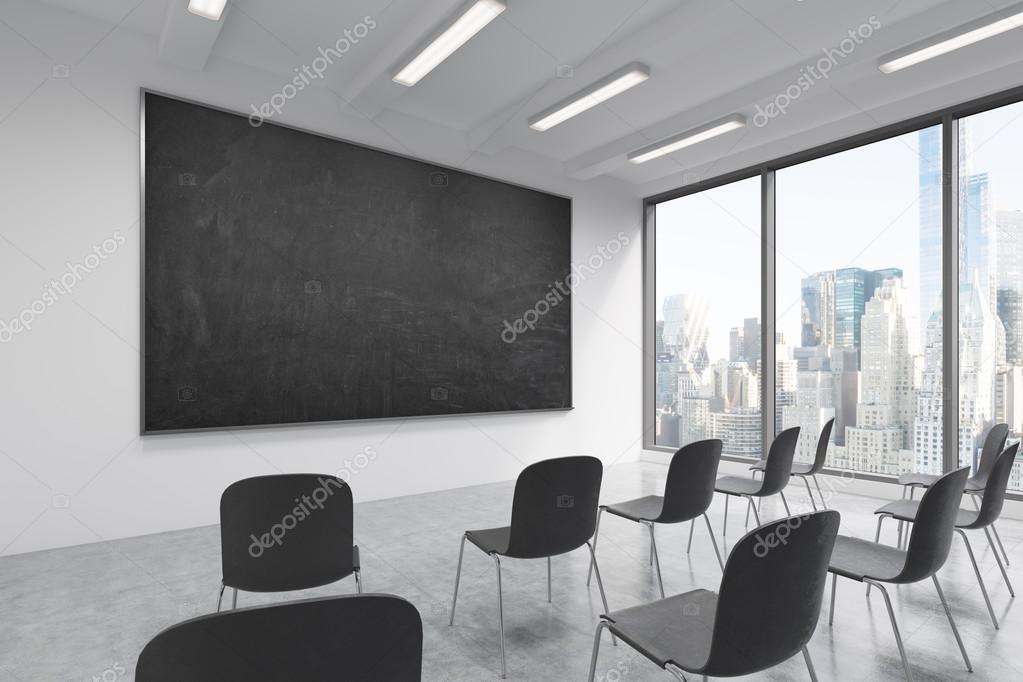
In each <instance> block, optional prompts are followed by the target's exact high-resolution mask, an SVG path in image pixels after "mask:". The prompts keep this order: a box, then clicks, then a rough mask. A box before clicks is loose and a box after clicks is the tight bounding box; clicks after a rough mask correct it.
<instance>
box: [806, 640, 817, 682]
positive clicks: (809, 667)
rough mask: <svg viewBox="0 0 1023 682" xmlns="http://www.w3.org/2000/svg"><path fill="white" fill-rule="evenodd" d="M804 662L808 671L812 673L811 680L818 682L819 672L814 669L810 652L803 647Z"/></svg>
mask: <svg viewBox="0 0 1023 682" xmlns="http://www.w3.org/2000/svg"><path fill="white" fill-rule="evenodd" d="M803 660H804V661H806V669H807V671H808V672H809V673H810V680H811V681H812V682H817V671H816V670H814V669H813V659H811V658H810V652H809V651H807V649H806V647H805V646H804V647H803Z"/></svg>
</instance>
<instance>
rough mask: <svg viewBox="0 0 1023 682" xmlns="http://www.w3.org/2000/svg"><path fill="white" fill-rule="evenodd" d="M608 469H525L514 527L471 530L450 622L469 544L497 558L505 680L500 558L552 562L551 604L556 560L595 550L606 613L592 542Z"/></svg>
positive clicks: (589, 464)
mask: <svg viewBox="0 0 1023 682" xmlns="http://www.w3.org/2000/svg"><path fill="white" fill-rule="evenodd" d="M603 474H604V467H603V465H602V464H601V463H600V460H599V459H597V458H596V457H561V458H558V459H548V460H545V461H542V462H536V463H535V464H531V465H529V466H528V467H526V468H525V469H524V470H523V471H522V473H521V474H519V477H518V480H517V481H516V482H515V494H514V498H513V500H512V512H511V525H508V526H502V527H500V528H486V529H483V530H467V531H465V533H464V534H463V535H462V543H461V545H460V547H459V550H458V570H457V572H456V573H455V594H454V596H453V597H452V599H451V620H450V621H449V625H454V624H455V604H456V603H457V601H458V581H459V579H460V578H461V576H462V554H463V553H464V552H465V541H466V540H468V541H469V542H471V543H472V544H474V545H476V547H478V548H479V549H480V550H482V551H483V552H485V553H486V554H488V555H489V556H491V557H493V558H494V565H495V566H496V567H497V609H498V611H497V612H498V622H499V624H500V628H501V677H504V676H505V675H506V673H507V669H506V665H505V652H504V599H503V597H502V594H501V557H509V558H512V559H542V558H546V559H547V601H550V599H551V557H552V556H556V555H558V554H565V553H566V552H571V551H572V550H575V549H578V548H580V547H582V546H583V545H586V547H587V548H588V549H589V550H590V558H591V560H592V562H593V569H594V573H596V576H597V586H598V587H599V588H600V599H601V601H602V602H603V604H604V610H605V611H606V610H607V598H606V597H605V595H604V584H603V583H602V582H601V580H600V569H599V568H598V567H597V560H596V557H595V556H594V554H593V546H592V545H590V538H591V537H593V534H594V531H595V530H596V520H597V500H598V498H599V496H600V480H601V478H602V477H603Z"/></svg>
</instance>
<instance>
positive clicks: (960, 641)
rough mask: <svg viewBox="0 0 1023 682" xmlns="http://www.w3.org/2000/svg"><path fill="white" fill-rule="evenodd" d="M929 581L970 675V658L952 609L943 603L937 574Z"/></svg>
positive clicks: (943, 594) (971, 670)
mask: <svg viewBox="0 0 1023 682" xmlns="http://www.w3.org/2000/svg"><path fill="white" fill-rule="evenodd" d="M931 580H933V581H934V589H936V590H937V591H938V597H939V598H940V599H941V605H942V606H944V607H945V615H946V616H948V624H949V625H951V626H952V634H953V635H955V636H956V644H958V645H959V652H960V653H961V654H962V655H963V662H965V663H966V669H967V670H968V671H969V672H971V673H972V672H973V666H972V665H970V657H969V656H967V655H966V645H964V644H963V638H962V637H960V636H959V628H957V627H956V622H955V619H953V618H952V609H950V608H948V602H947V601H945V593H944V592H942V591H941V583H939V582H938V576H937V574H935V575H932V576H931Z"/></svg>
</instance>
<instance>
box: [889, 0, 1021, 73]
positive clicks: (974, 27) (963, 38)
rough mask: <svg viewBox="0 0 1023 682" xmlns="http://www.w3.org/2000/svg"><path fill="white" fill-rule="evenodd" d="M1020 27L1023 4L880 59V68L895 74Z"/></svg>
mask: <svg viewBox="0 0 1023 682" xmlns="http://www.w3.org/2000/svg"><path fill="white" fill-rule="evenodd" d="M1020 27H1023V4H1020V5H1013V6H1012V7H1009V8H1006V9H1003V10H1001V11H998V12H994V13H993V14H988V15H987V16H984V17H981V18H980V19H977V20H975V21H971V22H970V23H968V24H963V25H962V26H959V27H957V28H954V29H951V30H949V31H945V32H944V33H939V34H938V35H936V36H934V37H932V38H928V39H927V40H921V41H920V42H918V43H914V44H912V45H910V46H908V47H905V48H903V49H901V50H897V51H896V52H892V53H891V54H887V55H885V56H884V57H882V58H881V60H880V69H881V71H883V72H884V73H895V72H896V71H901V70H902V69H905V68H908V67H910V66H914V65H915V64H919V63H920V62H925V61H927V60H928V59H934V58H935V57H937V56H939V55H943V54H947V53H949V52H953V51H955V50H958V49H959V48H962V47H966V46H967V45H972V44H974V43H978V42H980V41H981V40H985V39H987V38H991V37H994V36H996V35H999V34H1001V33H1005V32H1006V31H1011V30H1012V29H1014V28H1020Z"/></svg>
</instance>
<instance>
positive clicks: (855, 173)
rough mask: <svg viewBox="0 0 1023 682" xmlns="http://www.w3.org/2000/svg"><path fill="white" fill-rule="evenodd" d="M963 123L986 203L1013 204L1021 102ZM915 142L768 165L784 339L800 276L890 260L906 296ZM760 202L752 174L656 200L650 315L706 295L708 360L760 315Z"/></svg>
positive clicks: (1020, 184)
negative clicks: (989, 198) (984, 183)
mask: <svg viewBox="0 0 1023 682" xmlns="http://www.w3.org/2000/svg"><path fill="white" fill-rule="evenodd" d="M969 123H970V126H971V128H972V136H973V149H974V151H973V153H972V155H971V163H972V172H974V173H976V172H983V171H986V172H988V173H989V174H990V176H991V181H992V188H993V194H994V197H995V206H996V208H997V209H1000V210H1019V209H1023V103H1020V104H1016V105H1012V106H1009V107H1003V108H1001V109H996V110H993V111H990V112H985V113H983V114H978V115H976V116H972V117H970V119H969ZM917 139H918V133H916V132H914V133H909V134H907V135H902V136H899V137H896V138H891V139H889V140H884V141H882V142H878V143H875V144H872V145H867V146H865V147H860V148H857V149H852V150H849V151H846V152H842V153H841V154H835V155H832V156H828V157H824V158H822V159H817V160H815V161H810V162H807V163H804V164H800V165H798V166H792V167H790V168H785V169H782V170H779V171H778V172H777V174H776V182H777V202H778V203H777V209H778V210H777V222H778V228H777V249H778V254H777V266H776V268H777V280H776V291H777V302H776V305H777V310H778V328H779V330H780V331H782V332H783V333H784V334H785V341H786V342H787V343H789V344H790V345H798V344H799V321H800V280H801V279H802V278H803V277H804V276H806V275H807V274H810V273H813V272H819V271H822V270H834V269H836V268H843V267H861V268H865V269H868V270H876V269H881V268H901V269H902V270H903V272H904V284H905V286H906V287H907V288H908V289H910V290H912V293H911V296H910V298H911V300H913V301H916V300H917V287H918V285H919V270H920V250H919V229H920V223H919V202H918V198H919V178H918V173H919V154H918V145H917ZM759 201H760V178H759V177H754V178H750V179H748V180H743V181H740V182H737V183H732V184H730V185H726V186H724V187H719V188H716V189H712V190H709V191H706V192H701V193H700V194H696V195H691V196H688V197H681V198H679V199H675V200H672V201H669V202H665V203H663V204H661V205H659V206H658V207H657V244H656V248H657V272H656V287H657V300H658V308H657V315H658V319H661V304H662V302H663V300H664V298H665V296H668V295H671V294H677V293H696V294H701V295H704V296H706V297H707V298H708V300H709V302H710V309H711V310H710V319H709V325H710V338H709V340H708V351H709V352H710V357H711V359H718V358H724V357H727V355H728V331H729V329H730V328H732V327H738V326H741V325H742V320H743V319H744V318H746V317H759V315H760V204H759ZM1021 289H1023V282H1021Z"/></svg>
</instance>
